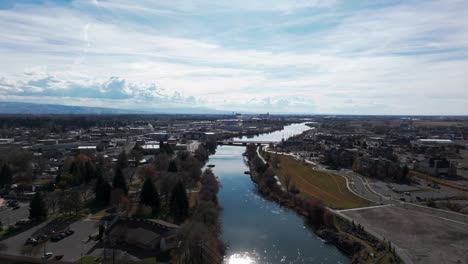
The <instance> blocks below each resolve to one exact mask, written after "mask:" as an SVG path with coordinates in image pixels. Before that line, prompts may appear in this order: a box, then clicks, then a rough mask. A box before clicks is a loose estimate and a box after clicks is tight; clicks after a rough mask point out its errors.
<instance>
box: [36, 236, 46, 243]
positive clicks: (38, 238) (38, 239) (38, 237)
mask: <svg viewBox="0 0 468 264" xmlns="http://www.w3.org/2000/svg"><path fill="white" fill-rule="evenodd" d="M48 239H49V236H48V235H46V234H40V235H38V236H37V237H36V240H37V241H38V242H43V241H46V240H48Z"/></svg>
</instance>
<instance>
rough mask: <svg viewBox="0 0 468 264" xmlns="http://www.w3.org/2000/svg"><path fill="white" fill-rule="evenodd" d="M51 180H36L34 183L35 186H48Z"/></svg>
mask: <svg viewBox="0 0 468 264" xmlns="http://www.w3.org/2000/svg"><path fill="white" fill-rule="evenodd" d="M51 181H52V180H50V179H36V180H34V181H33V182H32V184H34V185H47V184H49V183H50V182H51Z"/></svg>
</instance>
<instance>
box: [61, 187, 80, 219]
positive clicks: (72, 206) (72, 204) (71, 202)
mask: <svg viewBox="0 0 468 264" xmlns="http://www.w3.org/2000/svg"><path fill="white" fill-rule="evenodd" d="M59 200H60V204H59V207H60V211H61V212H62V213H67V214H68V215H71V214H72V212H75V215H78V213H79V212H80V211H81V209H82V207H83V201H82V200H81V197H80V194H79V193H78V192H77V191H64V192H62V193H61V197H60V199H59Z"/></svg>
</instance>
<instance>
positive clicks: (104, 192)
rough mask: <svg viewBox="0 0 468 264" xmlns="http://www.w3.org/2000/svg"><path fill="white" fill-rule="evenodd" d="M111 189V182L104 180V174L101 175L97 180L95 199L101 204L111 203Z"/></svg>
mask: <svg viewBox="0 0 468 264" xmlns="http://www.w3.org/2000/svg"><path fill="white" fill-rule="evenodd" d="M111 191H112V187H111V186H110V184H109V183H108V182H107V181H106V180H104V178H103V177H102V175H100V176H99V177H98V179H97V181H96V186H95V189H94V194H95V196H94V200H95V201H96V202H98V203H101V204H106V205H107V204H109V199H110V194H111Z"/></svg>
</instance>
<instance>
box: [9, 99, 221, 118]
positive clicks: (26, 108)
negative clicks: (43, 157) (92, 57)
mask: <svg viewBox="0 0 468 264" xmlns="http://www.w3.org/2000/svg"><path fill="white" fill-rule="evenodd" d="M227 113H230V112H226V111H219V110H213V109H209V108H203V107H196V108H191V107H186V108H184V107H182V108H154V109H151V110H145V111H142V110H134V109H117V108H105V107H88V106H71V105H58V104H34V103H21V102H0V114H36V115H43V114H69V115H104V114H227Z"/></svg>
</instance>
